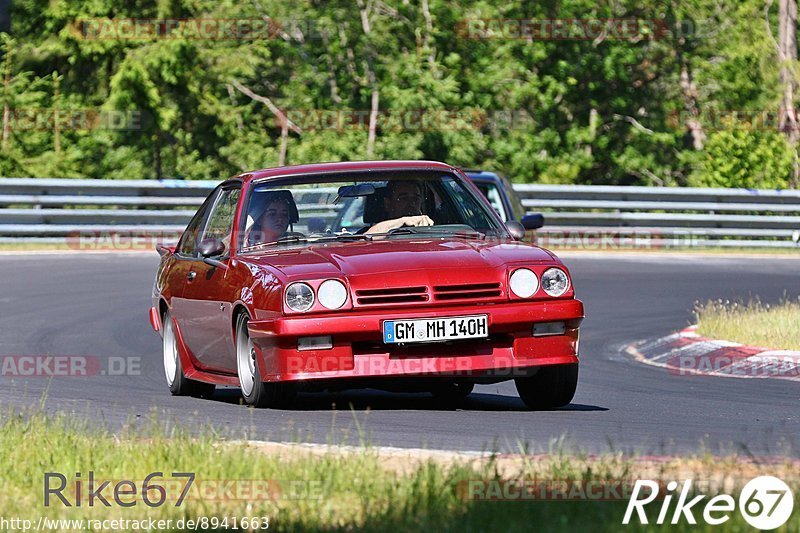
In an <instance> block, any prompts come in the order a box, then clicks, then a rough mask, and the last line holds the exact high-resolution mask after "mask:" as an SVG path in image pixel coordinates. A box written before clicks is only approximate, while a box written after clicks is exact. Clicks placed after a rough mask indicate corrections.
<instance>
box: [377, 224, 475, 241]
mask: <svg viewBox="0 0 800 533" xmlns="http://www.w3.org/2000/svg"><path fill="white" fill-rule="evenodd" d="M370 235H372V236H373V237H391V236H392V235H419V236H420V237H428V236H431V237H433V236H442V235H444V236H447V237H456V238H461V239H484V238H486V234H485V233H481V232H480V231H476V230H469V231H464V230H455V231H452V230H451V231H448V230H446V229H431V228H429V227H425V229H420V228H417V227H413V226H404V227H402V228H395V229H393V230H389V231H387V232H386V233H372V234H370Z"/></svg>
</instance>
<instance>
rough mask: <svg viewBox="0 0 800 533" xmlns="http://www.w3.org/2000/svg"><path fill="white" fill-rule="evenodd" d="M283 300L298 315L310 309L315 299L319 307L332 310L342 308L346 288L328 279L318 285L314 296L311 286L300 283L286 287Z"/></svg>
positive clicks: (345, 299)
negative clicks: (317, 300)
mask: <svg viewBox="0 0 800 533" xmlns="http://www.w3.org/2000/svg"><path fill="white" fill-rule="evenodd" d="M283 299H284V302H285V303H286V307H288V308H289V309H291V310H292V311H296V312H298V313H302V312H305V311H308V310H309V309H311V308H312V307H313V306H314V301H315V300H316V299H319V303H320V305H322V306H323V307H325V308H326V309H331V310H334V309H339V308H340V307H342V306H343V305H344V303H345V302H346V301H347V287H345V286H344V283H342V282H341V281H339V280H337V279H329V280H325V281H323V282H322V283H321V284H320V286H319V288H318V289H317V293H316V295H315V294H314V289H312V288H311V285H309V284H308V283H303V282H302V281H301V282H296V283H292V284H290V285H289V286H288V287H286V292H285V293H284V298H283Z"/></svg>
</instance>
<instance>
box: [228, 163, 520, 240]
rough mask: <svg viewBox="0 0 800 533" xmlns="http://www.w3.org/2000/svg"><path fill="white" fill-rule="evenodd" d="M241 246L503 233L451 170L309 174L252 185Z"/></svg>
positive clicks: (492, 214)
mask: <svg viewBox="0 0 800 533" xmlns="http://www.w3.org/2000/svg"><path fill="white" fill-rule="evenodd" d="M245 213H246V218H245V219H244V220H243V227H244V228H245V230H244V232H242V237H241V239H242V240H241V242H240V246H239V249H240V250H242V251H244V252H247V251H253V250H257V249H264V248H268V247H279V246H289V245H307V244H310V243H315V242H324V241H345V240H373V239H382V240H394V239H398V240H399V239H408V238H420V237H421V236H424V237H430V238H448V237H450V238H453V237H455V238H463V239H483V238H486V237H487V236H490V237H507V236H508V233H507V230H506V229H505V227H504V226H503V225H502V223H501V222H500V220H499V219H498V217H497V215H496V214H495V213H493V212H492V210H491V209H489V208H487V207H486V206H485V204H484V203H483V202H481V200H480V199H479V196H478V195H477V194H475V193H474V192H473V191H472V190H471V189H470V188H469V187H468V186H467V185H466V183H465V182H464V180H462V178H460V177H458V176H456V175H455V174H452V173H449V172H441V171H406V170H404V171H392V172H386V171H383V172H377V171H373V172H356V173H336V174H324V175H308V176H300V177H292V178H285V179H278V180H270V181H266V182H262V183H258V182H256V183H254V184H253V186H252V187H251V190H250V194H249V197H248V200H247V208H246V210H245Z"/></svg>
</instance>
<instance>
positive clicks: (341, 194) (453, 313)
mask: <svg viewBox="0 0 800 533" xmlns="http://www.w3.org/2000/svg"><path fill="white" fill-rule="evenodd" d="M353 202H358V203H359V204H360V206H359V208H358V216H357V217H348V221H347V226H344V227H335V225H334V223H335V222H336V221H339V222H340V224H336V225H341V220H342V218H341V217H339V216H338V215H339V210H341V207H342V205H344V204H345V203H347V204H348V205H349V206H352V203H353ZM332 226H333V227H332ZM523 238H524V229H523V228H522V226H521V225H520V224H519V223H517V222H509V223H508V224H503V222H502V221H501V220H500V219H499V217H498V215H497V213H496V212H495V211H494V209H492V207H491V205H490V204H489V203H488V202H487V200H486V199H485V198H484V197H483V196H482V195H481V193H480V191H479V190H478V189H477V188H476V187H475V186H474V185H473V184H472V183H471V182H470V181H469V179H468V178H467V177H466V175H465V174H464V173H463V172H461V171H460V170H459V169H457V168H454V167H452V166H450V165H446V164H444V163H437V162H429V161H382V162H353V163H326V164H318V165H303V166H296V167H283V168H273V169H267V170H260V171H257V172H249V173H245V174H241V175H239V176H235V177H233V178H231V179H229V180H227V181H225V182H223V183H221V184H220V185H219V186H218V187H217V188H216V189H215V190H214V191H213V192H212V193H211V194H210V195H209V197H208V198H207V199H206V201H205V202H204V203H203V205H202V206H201V207H200V209H199V210H198V211H197V214H196V215H195V216H194V218H192V220H191V222H190V223H189V225H188V226H187V228H186V231H185V232H184V234H183V236H182V237H181V239H180V240H179V241H178V243H177V245H176V246H174V247H167V246H159V253H161V255H162V257H161V263H160V265H159V268H158V273H157V274H156V279H155V284H154V286H153V307H152V308H151V310H150V322H151V324H152V326H153V329H155V330H156V331H158V332H160V334H161V336H162V337H163V356H164V371H165V374H166V378H167V384H168V385H169V388H170V390H171V391H172V393H173V394H181V395H183V394H186V395H194V396H209V395H211V394H212V393H213V391H214V387H215V385H234V386H237V387H240V388H241V391H242V395H243V396H244V399H245V401H246V402H247V403H248V404H252V405H257V406H283V405H287V404H290V403H291V401H292V400H293V398H294V397H295V394H296V392H297V391H319V390H333V389H347V388H359V387H370V388H382V389H387V390H406V391H427V392H431V393H433V394H434V396H436V397H438V398H440V399H442V400H447V401H451V402H453V401H458V400H461V399H463V398H465V397H466V396H467V395H468V394H469V393H470V392H471V391H472V388H473V386H474V385H475V384H476V383H496V382H500V381H505V380H509V379H514V380H515V382H516V387H517V390H518V391H519V394H520V397H521V398H522V400H523V401H524V402H525V404H526V405H528V406H529V407H531V408H552V407H558V406H562V405H566V404H568V403H569V402H570V401H571V400H572V397H573V395H574V393H575V387H576V384H577V379H578V342H579V341H578V339H579V330H578V327H579V325H580V323H581V321H582V320H583V304H582V303H581V302H580V301H579V300H577V299H576V298H575V294H574V290H573V286H572V280H571V279H570V275H569V273H568V271H567V269H566V268H565V267H564V265H563V264H562V263H561V261H560V260H559V259H558V258H557V257H556V256H555V255H553V254H552V253H550V252H548V251H547V250H544V249H542V248H539V247H537V246H533V245H531V244H528V243H525V242H524V241H523Z"/></svg>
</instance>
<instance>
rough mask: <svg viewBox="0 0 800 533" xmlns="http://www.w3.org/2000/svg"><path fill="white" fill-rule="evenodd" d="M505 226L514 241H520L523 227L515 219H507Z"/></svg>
mask: <svg viewBox="0 0 800 533" xmlns="http://www.w3.org/2000/svg"><path fill="white" fill-rule="evenodd" d="M506 228H508V232H509V233H510V234H511V237H513V238H514V240H515V241H521V240H522V239H524V238H525V228H524V227H523V226H522V224H520V223H519V222H517V221H516V220H509V221H508V222H506Z"/></svg>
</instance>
